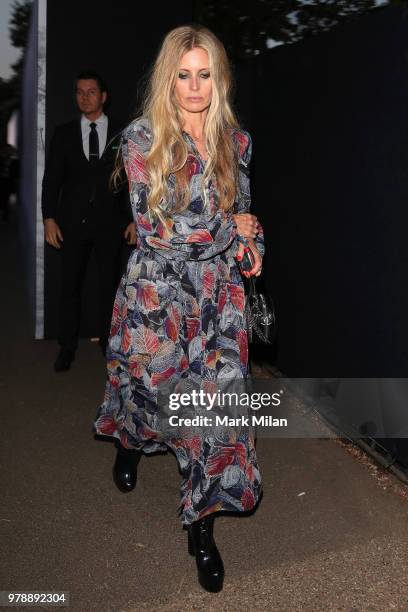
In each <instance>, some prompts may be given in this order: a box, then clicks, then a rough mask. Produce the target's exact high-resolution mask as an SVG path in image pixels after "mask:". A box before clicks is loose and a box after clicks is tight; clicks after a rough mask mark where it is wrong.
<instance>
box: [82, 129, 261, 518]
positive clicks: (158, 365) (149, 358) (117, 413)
mask: <svg viewBox="0 0 408 612" xmlns="http://www.w3.org/2000/svg"><path fill="white" fill-rule="evenodd" d="M183 137H184V138H185V140H186V142H187V144H188V148H189V155H188V159H187V173H188V180H189V185H190V189H191V201H190V204H189V206H188V207H187V209H186V210H184V211H181V212H174V213H172V216H171V220H170V221H169V225H170V227H171V229H172V231H173V236H172V237H171V238H170V239H168V238H166V233H165V232H164V227H163V224H162V222H161V221H158V220H157V219H152V218H151V216H150V214H149V210H148V207H147V194H148V176H147V173H146V165H145V157H146V155H147V153H148V151H149V150H150V147H151V143H152V132H151V128H150V124H149V121H148V119H147V118H144V117H142V118H139V119H137V120H135V121H134V122H132V123H131V124H130V125H129V126H128V128H126V130H125V131H124V134H123V148H122V151H123V158H124V163H125V168H126V173H127V176H128V180H129V190H130V196H131V202H132V209H133V215H134V219H135V222H136V226H137V231H138V242H137V246H136V248H135V250H134V251H133V253H132V255H131V257H130V259H129V262H128V265H127V270H126V273H125V274H124V276H123V277H122V280H121V282H120V285H119V288H118V291H117V295H116V299H115V304H114V308H113V316H112V324H111V331H110V339H109V345H108V352H107V359H108V364H107V367H108V375H107V383H106V390H105V396H104V401H103V403H102V405H101V406H100V407H99V410H98V414H97V417H96V420H95V423H94V431H95V432H96V433H98V434H100V435H106V436H112V437H115V438H118V439H119V440H120V442H121V444H122V445H123V446H125V447H127V448H137V449H142V450H143V451H144V452H145V453H151V452H155V451H158V450H166V449H168V448H170V449H171V450H172V451H173V452H174V453H175V455H176V457H177V460H178V463H179V466H180V470H181V473H182V475H183V481H182V485H181V503H180V507H179V511H180V514H181V516H182V522H183V524H185V525H188V524H190V523H191V522H193V521H195V520H198V519H200V518H202V517H203V516H205V515H207V514H209V513H211V512H217V511H220V510H223V511H225V510H226V511H245V510H250V509H252V508H253V507H254V506H255V504H256V502H257V501H258V499H259V496H260V493H261V476H260V473H259V469H258V464H257V458H256V452H255V446H254V434H253V431H252V430H251V429H250V428H249V429H248V428H241V429H239V430H236V429H234V428H231V429H230V430H229V431H223V432H221V431H220V433H218V434H217V433H213V434H212V435H208V434H206V433H204V431H203V432H201V433H198V434H197V433H195V434H194V435H191V436H187V437H180V436H179V437H175V438H169V437H168V435H166V434H165V432H164V431H163V430H162V429H161V428H160V425H159V419H158V408H157V397H158V391H159V388H160V385H161V384H163V383H169V384H173V385H175V384H177V382H178V381H180V380H184V381H186V379H189V380H191V381H194V382H195V383H197V384H199V385H200V387H201V388H204V389H205V390H207V391H209V392H211V391H214V390H215V389H216V388H217V385H219V384H220V383H222V382H228V381H233V380H237V379H242V380H245V378H246V377H247V368H248V341H247V334H246V329H245V324H244V306H245V293H244V287H243V282H242V278H241V274H240V272H239V269H238V266H237V263H236V261H235V259H234V256H235V255H236V252H237V248H238V240H239V238H240V237H239V236H238V235H237V227H236V224H235V222H234V219H233V216H232V215H233V213H237V212H249V209H250V201H251V199H250V185H249V162H250V158H251V146H252V145H251V138H250V136H249V134H248V132H245V131H243V130H231V137H232V138H233V139H234V143H235V145H236V150H237V160H238V163H239V190H238V191H239V193H238V194H237V198H236V202H235V205H234V208H233V209H232V210H231V211H228V212H223V211H222V210H221V209H219V207H218V192H217V185H216V181H215V180H212V181H210V182H209V184H208V185H207V187H206V190H207V192H206V198H203V195H202V189H201V178H202V175H203V172H204V163H205V162H204V161H203V160H202V158H201V157H200V155H199V153H198V151H197V149H196V147H195V145H194V141H193V140H192V138H191V137H190V136H189V134H187V133H186V132H183ZM175 185H176V183H175V177H174V176H173V175H170V177H169V179H168V188H169V197H168V199H167V201H166V209H167V210H168V211H171V210H172V204H173V202H174V198H175ZM256 242H257V246H258V249H259V251H260V252H261V254H262V255H263V252H264V245H263V232H262V228H261V227H259V233H258V236H257V239H256Z"/></svg>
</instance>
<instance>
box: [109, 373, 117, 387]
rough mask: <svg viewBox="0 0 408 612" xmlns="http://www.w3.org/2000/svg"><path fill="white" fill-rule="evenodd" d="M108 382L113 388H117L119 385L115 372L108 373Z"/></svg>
mask: <svg viewBox="0 0 408 612" xmlns="http://www.w3.org/2000/svg"><path fill="white" fill-rule="evenodd" d="M109 382H110V384H111V385H112V387H113V388H114V389H119V385H120V380H119V376H116V374H109Z"/></svg>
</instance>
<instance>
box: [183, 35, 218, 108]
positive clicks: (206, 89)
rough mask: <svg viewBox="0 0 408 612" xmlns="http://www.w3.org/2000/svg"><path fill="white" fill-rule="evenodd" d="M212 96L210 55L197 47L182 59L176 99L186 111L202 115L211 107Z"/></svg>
mask: <svg viewBox="0 0 408 612" xmlns="http://www.w3.org/2000/svg"><path fill="white" fill-rule="evenodd" d="M211 96H212V81H211V75H210V69H209V60H208V53H207V51H205V50H204V49H202V48H201V47H195V48H194V49H192V50H191V51H187V53H185V54H184V55H183V57H182V58H181V62H180V66H179V70H178V73H177V79H176V85H175V88H174V97H175V99H176V102H177V104H178V105H179V106H180V107H181V108H182V109H183V110H184V111H187V112H189V113H200V112H202V111H204V110H206V109H207V108H208V107H209V106H210V104H211Z"/></svg>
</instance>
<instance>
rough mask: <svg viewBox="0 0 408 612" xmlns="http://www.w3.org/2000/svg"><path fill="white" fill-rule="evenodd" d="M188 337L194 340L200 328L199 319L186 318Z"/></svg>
mask: <svg viewBox="0 0 408 612" xmlns="http://www.w3.org/2000/svg"><path fill="white" fill-rule="evenodd" d="M186 325H187V338H188V339H189V340H192V339H193V338H195V337H196V336H197V335H198V332H199V329H200V321H199V320H198V319H191V318H189V317H187V318H186Z"/></svg>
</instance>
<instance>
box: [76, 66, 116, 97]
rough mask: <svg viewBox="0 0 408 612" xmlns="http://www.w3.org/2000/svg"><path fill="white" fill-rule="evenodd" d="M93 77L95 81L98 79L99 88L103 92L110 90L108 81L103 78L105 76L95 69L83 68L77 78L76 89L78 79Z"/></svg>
mask: <svg viewBox="0 0 408 612" xmlns="http://www.w3.org/2000/svg"><path fill="white" fill-rule="evenodd" d="M90 79H92V80H93V81H96V82H97V84H98V87H99V90H100V92H101V93H103V92H106V93H107V92H108V88H107V87H106V83H105V81H104V80H103V78H102V77H101V75H100V74H98V73H97V72H94V71H93V70H83V71H82V72H80V73H79V74H78V76H77V78H76V79H75V89H76V88H77V86H78V81H80V80H90Z"/></svg>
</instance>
